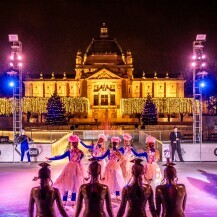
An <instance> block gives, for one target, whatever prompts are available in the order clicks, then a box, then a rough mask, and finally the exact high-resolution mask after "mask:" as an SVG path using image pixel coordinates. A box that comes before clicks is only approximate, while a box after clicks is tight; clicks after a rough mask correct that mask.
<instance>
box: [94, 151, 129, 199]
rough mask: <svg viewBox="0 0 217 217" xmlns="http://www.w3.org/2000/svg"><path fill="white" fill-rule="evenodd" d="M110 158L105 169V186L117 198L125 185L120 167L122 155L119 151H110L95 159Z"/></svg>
mask: <svg viewBox="0 0 217 217" xmlns="http://www.w3.org/2000/svg"><path fill="white" fill-rule="evenodd" d="M107 156H108V159H109V161H108V163H107V165H106V167H105V173H104V178H105V181H104V182H105V184H106V185H108V187H109V190H110V192H111V193H115V194H116V195H117V196H118V195H119V194H120V191H121V190H122V188H123V187H124V185H125V181H124V178H123V173H122V170H121V167H120V161H121V160H122V154H121V152H120V151H119V150H118V149H115V148H114V149H113V148H111V149H108V150H107V151H106V152H105V154H104V155H102V156H101V157H95V158H96V159H98V160H102V159H104V158H106V157H107Z"/></svg>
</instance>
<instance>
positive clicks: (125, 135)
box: [123, 133, 132, 141]
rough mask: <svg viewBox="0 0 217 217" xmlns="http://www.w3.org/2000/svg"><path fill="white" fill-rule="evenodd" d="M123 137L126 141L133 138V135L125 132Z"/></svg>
mask: <svg viewBox="0 0 217 217" xmlns="http://www.w3.org/2000/svg"><path fill="white" fill-rule="evenodd" d="M123 139H124V140H126V141H130V140H131V139H132V136H131V135H130V134H128V133H124V134H123Z"/></svg>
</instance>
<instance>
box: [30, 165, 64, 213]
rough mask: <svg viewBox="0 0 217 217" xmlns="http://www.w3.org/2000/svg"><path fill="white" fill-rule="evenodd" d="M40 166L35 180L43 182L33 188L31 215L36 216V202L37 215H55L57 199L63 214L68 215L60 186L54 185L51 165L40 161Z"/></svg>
mask: <svg viewBox="0 0 217 217" xmlns="http://www.w3.org/2000/svg"><path fill="white" fill-rule="evenodd" d="M39 166H41V167H42V168H41V169H40V170H39V171H38V177H34V179H33V181H36V180H38V179H40V181H41V182H40V186H38V187H34V188H32V190H31V194H30V200H29V217H33V216H35V215H34V204H36V216H40V217H48V216H50V217H55V216H56V213H55V208H54V202H55V201H56V204H57V207H58V209H59V212H60V214H61V216H63V217H68V215H67V213H66V211H65V210H64V207H63V205H62V201H61V197H60V192H59V190H58V188H53V187H52V184H53V182H52V180H51V171H50V169H49V168H48V167H49V166H50V165H49V164H48V163H40V164H39ZM50 182H51V185H50Z"/></svg>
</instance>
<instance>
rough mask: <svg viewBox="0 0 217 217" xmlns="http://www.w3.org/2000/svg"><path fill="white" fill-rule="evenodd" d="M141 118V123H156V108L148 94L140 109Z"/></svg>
mask: <svg viewBox="0 0 217 217" xmlns="http://www.w3.org/2000/svg"><path fill="white" fill-rule="evenodd" d="M141 120H142V124H143V125H156V124H157V123H158V121H157V108H156V105H155V104H154V102H153V101H152V98H151V96H150V95H149V94H148V96H147V99H146V101H145V105H144V108H143V110H142V114H141Z"/></svg>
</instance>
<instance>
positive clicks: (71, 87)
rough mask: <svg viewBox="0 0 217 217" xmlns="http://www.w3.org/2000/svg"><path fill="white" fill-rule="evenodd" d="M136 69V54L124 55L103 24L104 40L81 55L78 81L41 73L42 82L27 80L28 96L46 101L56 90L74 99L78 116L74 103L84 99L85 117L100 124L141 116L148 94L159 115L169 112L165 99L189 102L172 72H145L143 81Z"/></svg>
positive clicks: (181, 82)
mask: <svg viewBox="0 0 217 217" xmlns="http://www.w3.org/2000/svg"><path fill="white" fill-rule="evenodd" d="M133 70H134V69H133V57H132V53H131V52H130V51H129V50H128V51H127V52H126V53H124V52H123V51H122V49H121V47H120V45H119V44H118V42H117V41H116V39H113V38H110V37H109V36H108V29H107V28H106V27H105V25H103V27H102V28H101V31H100V37H99V38H97V39H93V40H92V41H91V43H90V44H89V46H88V48H87V50H86V51H85V53H84V54H82V52H81V51H78V52H77V55H76V66H75V72H76V75H75V78H67V75H66V73H64V74H63V76H62V78H55V75H54V73H52V74H51V76H50V78H44V77H43V74H42V73H41V74H40V77H39V79H26V80H25V81H24V84H25V97H26V98H32V97H34V98H35V97H36V98H43V99H45V98H49V97H50V96H51V95H52V94H53V93H54V91H56V92H57V94H58V95H59V96H61V97H63V98H65V100H64V101H67V100H66V98H67V99H68V100H69V99H70V100H71V101H70V102H71V103H68V104H67V103H66V110H67V112H70V113H72V114H73V113H74V114H75V113H78V112H79V111H78V110H79V108H77V109H76V108H75V107H76V105H75V103H74V104H73V102H72V101H73V100H77V102H78V101H79V99H82V100H83V103H84V102H85V103H86V106H87V107H85V109H84V108H83V110H82V111H81V113H82V112H83V116H86V118H88V119H92V120H95V119H97V120H98V121H105V119H106V118H107V119H109V120H110V121H113V122H115V120H116V122H119V121H121V120H122V119H123V118H124V115H131V114H133V113H141V110H142V107H143V103H144V98H146V97H147V95H148V94H150V95H151V96H152V98H153V99H154V101H155V102H156V104H157V107H158V111H159V113H165V112H168V111H166V110H165V99H170V100H172V101H173V102H176V103H177V102H179V103H180V99H181V100H182V101H183V99H185V98H184V83H185V80H183V78H181V77H180V78H169V76H168V73H166V76H165V78H158V77H157V73H156V72H155V74H154V76H153V78H146V77H145V73H143V76H142V77H141V78H134V76H133ZM68 77H70V76H69V75H68ZM134 103H136V104H135V105H134ZM162 103H164V105H163V104H162ZM81 104H82V103H81ZM161 104H162V105H161ZM172 104H173V106H174V103H172ZM172 104H171V106H172ZM187 104H188V103H187ZM187 104H186V105H182V106H184V107H186V106H188V105H187ZM179 105H180V104H179ZM27 106H28V105H27ZM80 106H81V107H82V106H83V105H80ZM176 106H177V105H176ZM176 109H177V108H176ZM183 109H184V110H185V109H187V108H183ZM26 110H28V109H26ZM171 111H172V109H171ZM41 112H42V111H41ZM178 112H180V111H178ZM178 112H177V113H178ZM39 113H40V112H39ZM80 115H81V116H82V114H80Z"/></svg>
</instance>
